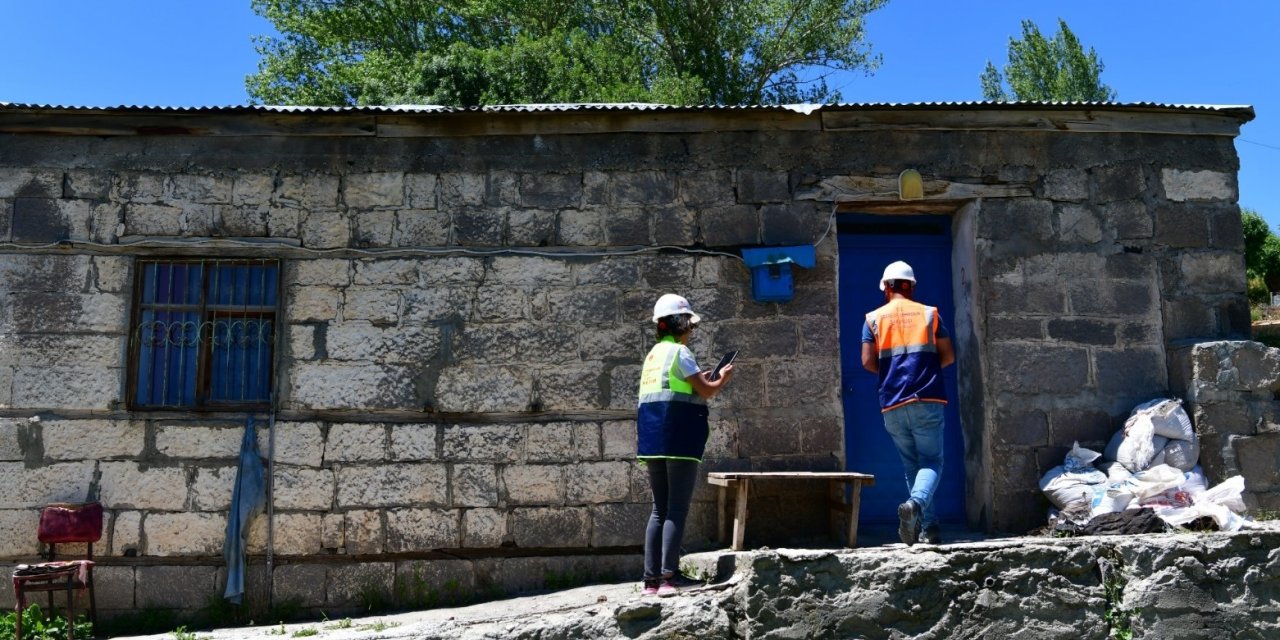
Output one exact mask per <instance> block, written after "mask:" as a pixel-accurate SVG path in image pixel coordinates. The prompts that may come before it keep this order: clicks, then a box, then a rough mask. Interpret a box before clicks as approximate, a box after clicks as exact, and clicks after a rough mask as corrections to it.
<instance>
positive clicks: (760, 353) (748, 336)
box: [703, 319, 800, 367]
mask: <svg viewBox="0 0 1280 640" xmlns="http://www.w3.org/2000/svg"><path fill="white" fill-rule="evenodd" d="M732 349H740V350H741V351H742V353H744V354H747V353H749V354H751V357H752V358H769V357H781V358H787V357H793V356H795V355H797V353H798V352H799V350H800V336H799V331H798V327H797V323H796V322H795V321H794V320H791V319H780V320H753V321H734V320H725V321H721V322H717V323H716V338H715V352H716V353H724V352H727V351H729V350H732ZM703 366H704V367H710V366H714V365H713V364H712V363H710V362H708V363H705V364H704V365H703Z"/></svg>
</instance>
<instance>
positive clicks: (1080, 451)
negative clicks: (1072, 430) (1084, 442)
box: [1062, 441, 1102, 473]
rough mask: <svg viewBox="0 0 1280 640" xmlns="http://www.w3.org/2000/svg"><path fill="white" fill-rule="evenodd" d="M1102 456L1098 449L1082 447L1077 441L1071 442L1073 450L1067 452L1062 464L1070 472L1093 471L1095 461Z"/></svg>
mask: <svg viewBox="0 0 1280 640" xmlns="http://www.w3.org/2000/svg"><path fill="white" fill-rule="evenodd" d="M1101 456H1102V454H1101V453H1098V452H1097V451H1094V450H1092V449H1085V448H1083V447H1081V446H1080V443H1079V442H1078V441H1077V442H1074V443H1072V444H1071V451H1068V452H1067V457H1066V459H1065V460H1063V461H1062V466H1063V467H1064V468H1066V470H1067V471H1068V472H1070V473H1080V472H1082V471H1093V470H1094V469H1093V461H1094V460H1097V459H1098V458H1100V457H1101Z"/></svg>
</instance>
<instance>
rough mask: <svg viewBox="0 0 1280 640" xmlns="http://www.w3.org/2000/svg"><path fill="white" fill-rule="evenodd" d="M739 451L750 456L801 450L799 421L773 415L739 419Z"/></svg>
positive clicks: (766, 455)
mask: <svg viewBox="0 0 1280 640" xmlns="http://www.w3.org/2000/svg"><path fill="white" fill-rule="evenodd" d="M738 452H739V454H740V455H742V456H744V457H748V458H754V457H768V456H780V455H787V454H794V453H799V452H800V429H799V421H797V420H794V419H791V420H780V419H776V418H772V417H768V418H753V417H752V418H749V417H743V418H740V419H739V420H738Z"/></svg>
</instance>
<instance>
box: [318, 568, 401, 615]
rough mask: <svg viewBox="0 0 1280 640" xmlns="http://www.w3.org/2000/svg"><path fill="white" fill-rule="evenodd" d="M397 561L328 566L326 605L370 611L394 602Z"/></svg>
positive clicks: (343, 609) (351, 610) (342, 608)
mask: <svg viewBox="0 0 1280 640" xmlns="http://www.w3.org/2000/svg"><path fill="white" fill-rule="evenodd" d="M394 584H395V563H393V562H362V563H359V564H346V565H337V566H331V567H329V572H328V578H327V579H326V580H325V598H326V601H325V606H326V607H332V608H334V609H336V610H338V611H343V612H355V611H368V610H369V609H370V608H372V607H373V606H375V605H377V604H378V603H380V602H381V603H387V602H391V601H392V588H393V586H394Z"/></svg>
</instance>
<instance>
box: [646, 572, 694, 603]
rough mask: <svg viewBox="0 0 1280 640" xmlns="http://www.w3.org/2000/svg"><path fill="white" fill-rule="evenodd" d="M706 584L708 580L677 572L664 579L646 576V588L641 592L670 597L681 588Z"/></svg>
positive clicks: (647, 594) (648, 594)
mask: <svg viewBox="0 0 1280 640" xmlns="http://www.w3.org/2000/svg"><path fill="white" fill-rule="evenodd" d="M704 584H706V582H703V581H702V580H694V579H693V578H687V577H685V576H684V574H681V573H675V574H673V575H670V576H666V577H664V578H662V579H657V578H653V579H650V578H645V580H644V590H643V591H641V593H643V594H644V595H646V596H653V595H656V596H658V597H659V598H670V597H671V596H674V595H676V594H677V593H680V590H681V589H683V588H685V587H701V586H702V585H704Z"/></svg>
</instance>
